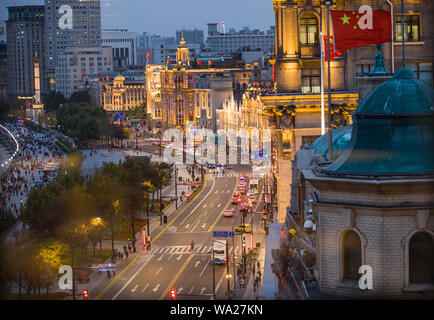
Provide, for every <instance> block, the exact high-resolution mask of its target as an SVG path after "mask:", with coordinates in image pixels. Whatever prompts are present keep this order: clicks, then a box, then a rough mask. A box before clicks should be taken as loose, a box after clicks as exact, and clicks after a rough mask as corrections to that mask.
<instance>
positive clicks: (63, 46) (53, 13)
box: [45, 0, 101, 78]
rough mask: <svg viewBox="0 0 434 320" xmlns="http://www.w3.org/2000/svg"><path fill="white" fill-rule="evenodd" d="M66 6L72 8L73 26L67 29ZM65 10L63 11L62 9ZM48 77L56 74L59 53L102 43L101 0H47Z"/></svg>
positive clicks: (46, 40)
mask: <svg viewBox="0 0 434 320" xmlns="http://www.w3.org/2000/svg"><path fill="white" fill-rule="evenodd" d="M63 6H69V7H70V8H71V9H72V25H71V28H65V27H66V26H65V25H63V24H62V23H63V20H62V17H65V12H67V11H63V9H62V7H63ZM61 9H62V10H61ZM45 22H46V23H45V47H46V64H47V76H48V77H50V78H52V77H54V73H55V72H54V69H55V66H56V59H57V56H58V55H60V54H63V53H64V52H65V50H67V49H69V48H73V47H98V46H100V45H101V3H100V0H86V1H83V0H45Z"/></svg>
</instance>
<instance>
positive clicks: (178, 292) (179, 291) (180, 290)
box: [176, 287, 184, 294]
mask: <svg viewBox="0 0 434 320" xmlns="http://www.w3.org/2000/svg"><path fill="white" fill-rule="evenodd" d="M182 290H184V288H183V287H181V288H179V289H178V291H177V292H176V294H180V293H181V292H182Z"/></svg>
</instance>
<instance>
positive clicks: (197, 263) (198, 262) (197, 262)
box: [194, 260, 200, 268]
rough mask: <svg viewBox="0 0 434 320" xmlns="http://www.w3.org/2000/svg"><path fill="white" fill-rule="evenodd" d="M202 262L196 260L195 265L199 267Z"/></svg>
mask: <svg viewBox="0 0 434 320" xmlns="http://www.w3.org/2000/svg"><path fill="white" fill-rule="evenodd" d="M199 264H200V260H198V261H196V263H195V264H194V267H195V268H197V266H198V265H199Z"/></svg>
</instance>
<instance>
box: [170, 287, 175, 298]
mask: <svg viewBox="0 0 434 320" xmlns="http://www.w3.org/2000/svg"><path fill="white" fill-rule="evenodd" d="M170 298H171V299H172V300H175V298H176V292H175V289H172V290H170Z"/></svg>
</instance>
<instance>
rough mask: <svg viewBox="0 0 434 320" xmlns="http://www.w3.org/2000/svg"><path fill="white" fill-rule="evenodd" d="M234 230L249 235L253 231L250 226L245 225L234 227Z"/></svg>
mask: <svg viewBox="0 0 434 320" xmlns="http://www.w3.org/2000/svg"><path fill="white" fill-rule="evenodd" d="M234 230H235V231H237V232H243V233H244V232H247V233H251V232H252V231H253V228H252V226H251V225H250V224H247V223H245V224H240V225H239V226H236V227H235V228H234Z"/></svg>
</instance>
